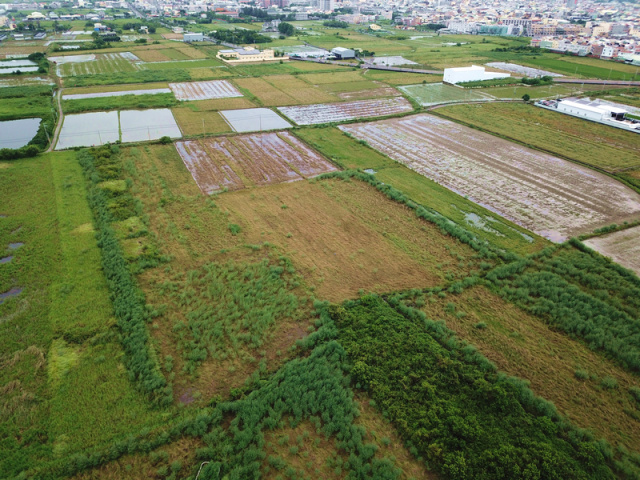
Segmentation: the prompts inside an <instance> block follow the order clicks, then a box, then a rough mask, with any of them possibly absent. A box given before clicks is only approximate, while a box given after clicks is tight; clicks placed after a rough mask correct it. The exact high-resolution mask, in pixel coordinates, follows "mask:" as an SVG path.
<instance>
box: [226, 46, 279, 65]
mask: <svg viewBox="0 0 640 480" xmlns="http://www.w3.org/2000/svg"><path fill="white" fill-rule="evenodd" d="M216 57H217V58H219V59H220V60H222V61H224V62H229V63H236V62H267V61H273V60H289V57H287V56H284V57H276V56H275V52H274V51H273V50H272V49H270V48H267V49H265V50H262V51H260V50H258V49H257V48H254V47H244V48H233V49H229V50H220V51H219V52H218V54H217V55H216Z"/></svg>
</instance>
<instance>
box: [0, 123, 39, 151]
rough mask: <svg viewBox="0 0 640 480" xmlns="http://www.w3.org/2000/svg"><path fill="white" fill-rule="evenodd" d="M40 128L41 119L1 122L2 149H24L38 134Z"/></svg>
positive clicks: (0, 140) (0, 145)
mask: <svg viewBox="0 0 640 480" xmlns="http://www.w3.org/2000/svg"><path fill="white" fill-rule="evenodd" d="M39 126H40V119H39V118H23V119H22V120H9V121H6V122H0V148H20V147H24V146H25V145H26V144H27V143H29V142H30V141H31V139H32V138H33V137H35V135H36V133H38V127H39Z"/></svg>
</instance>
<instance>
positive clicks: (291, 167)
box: [176, 132, 335, 194]
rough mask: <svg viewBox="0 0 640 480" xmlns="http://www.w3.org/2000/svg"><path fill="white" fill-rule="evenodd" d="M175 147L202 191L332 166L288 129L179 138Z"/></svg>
mask: <svg viewBox="0 0 640 480" xmlns="http://www.w3.org/2000/svg"><path fill="white" fill-rule="evenodd" d="M176 147H177V149H178V152H179V153H180V156H181V157H182V160H183V161H184V163H185V165H186V166H187V168H188V169H189V171H190V172H191V174H192V175H193V178H194V180H195V181H196V183H197V184H198V186H199V187H200V189H201V190H202V192H203V193H205V194H211V193H213V192H219V191H221V190H222V189H225V190H238V189H240V188H244V186H245V183H247V184H249V185H271V184H274V183H281V182H291V181H295V180H302V179H303V178H310V177H313V176H316V175H319V174H321V173H325V172H330V171H334V170H335V167H333V166H332V165H331V164H330V163H329V162H327V161H326V160H325V159H323V158H322V157H321V156H320V155H318V154H317V152H314V151H313V150H311V149H310V148H308V147H307V146H306V145H304V144H303V143H302V142H300V141H299V140H298V139H296V138H295V137H293V136H292V135H290V134H289V133H287V132H279V133H264V134H256V135H243V136H237V137H219V138H216V139H205V140H202V141H200V142H198V141H188V142H178V143H177V144H176ZM243 178H244V179H245V180H244V181H243V180H242V179H243Z"/></svg>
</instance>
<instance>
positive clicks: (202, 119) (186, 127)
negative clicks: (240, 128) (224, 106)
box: [171, 106, 231, 135]
mask: <svg viewBox="0 0 640 480" xmlns="http://www.w3.org/2000/svg"><path fill="white" fill-rule="evenodd" d="M171 112H172V113H173V116H174V118H175V119H176V122H177V123H178V126H179V127H180V130H181V131H182V134H183V135H203V134H206V135H217V134H220V133H230V132H231V127H230V126H229V124H228V123H227V122H225V121H224V118H222V117H221V116H220V114H219V113H218V112H215V111H206V112H194V111H193V110H191V109H190V108H188V107H184V106H180V107H174V108H172V109H171Z"/></svg>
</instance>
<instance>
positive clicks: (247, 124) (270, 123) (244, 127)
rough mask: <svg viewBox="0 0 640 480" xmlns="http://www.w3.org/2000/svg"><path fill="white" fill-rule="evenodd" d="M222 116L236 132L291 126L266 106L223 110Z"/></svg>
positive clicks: (260, 130)
mask: <svg viewBox="0 0 640 480" xmlns="http://www.w3.org/2000/svg"><path fill="white" fill-rule="evenodd" d="M220 115H222V116H223V117H224V119H225V120H226V121H227V123H228V124H229V125H231V128H233V130H234V131H236V132H262V131H265V130H279V129H281V128H291V124H290V123H289V122H287V121H286V120H285V119H283V118H282V117H281V116H280V115H278V114H277V113H276V112H274V111H273V110H269V109H268V108H245V109H243V110H223V111H221V112H220Z"/></svg>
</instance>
